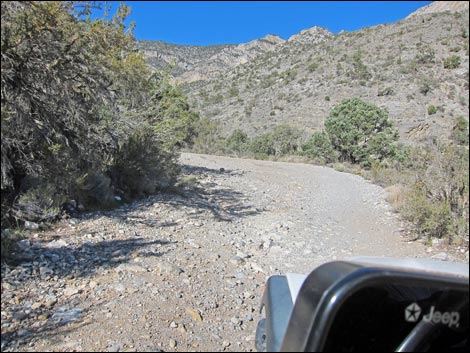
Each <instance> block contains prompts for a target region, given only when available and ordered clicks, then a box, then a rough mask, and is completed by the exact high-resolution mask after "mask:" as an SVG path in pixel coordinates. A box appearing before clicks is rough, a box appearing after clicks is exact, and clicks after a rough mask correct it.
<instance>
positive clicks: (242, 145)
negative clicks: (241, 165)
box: [225, 129, 249, 153]
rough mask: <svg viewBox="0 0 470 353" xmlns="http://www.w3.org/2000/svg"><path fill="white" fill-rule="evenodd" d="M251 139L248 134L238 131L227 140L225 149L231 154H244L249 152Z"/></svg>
mask: <svg viewBox="0 0 470 353" xmlns="http://www.w3.org/2000/svg"><path fill="white" fill-rule="evenodd" d="M248 147H249V138H248V135H247V133H246V132H244V131H243V130H240V129H236V130H235V131H234V132H232V134H231V135H230V136H229V137H227V139H226V140H225V148H226V150H227V151H228V152H229V153H230V152H237V153H242V152H245V151H247V150H248Z"/></svg>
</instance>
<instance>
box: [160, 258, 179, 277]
mask: <svg viewBox="0 0 470 353" xmlns="http://www.w3.org/2000/svg"><path fill="white" fill-rule="evenodd" d="M157 267H158V270H159V272H160V273H161V274H165V275H167V274H174V275H179V274H180V273H182V272H184V271H183V270H182V269H181V268H180V267H178V266H176V265H175V264H172V263H170V262H167V261H161V262H159V263H158V264H157Z"/></svg>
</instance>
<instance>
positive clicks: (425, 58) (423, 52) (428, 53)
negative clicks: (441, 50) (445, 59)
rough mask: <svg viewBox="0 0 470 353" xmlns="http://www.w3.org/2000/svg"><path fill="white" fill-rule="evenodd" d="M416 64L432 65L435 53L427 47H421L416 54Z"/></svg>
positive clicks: (434, 60)
mask: <svg viewBox="0 0 470 353" xmlns="http://www.w3.org/2000/svg"><path fill="white" fill-rule="evenodd" d="M416 62H417V63H418V64H434V63H435V62H436V52H435V50H434V49H433V48H431V47H429V46H422V47H420V48H419V50H418V54H416Z"/></svg>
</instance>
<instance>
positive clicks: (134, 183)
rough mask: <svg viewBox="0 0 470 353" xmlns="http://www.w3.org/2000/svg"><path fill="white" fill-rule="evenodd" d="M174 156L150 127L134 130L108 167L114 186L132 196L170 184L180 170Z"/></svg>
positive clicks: (127, 197) (130, 197)
mask: <svg viewBox="0 0 470 353" xmlns="http://www.w3.org/2000/svg"><path fill="white" fill-rule="evenodd" d="M176 157H177V156H176V154H175V153H174V152H172V151H168V150H166V149H165V148H164V146H163V144H162V143H161V142H160V141H159V140H157V139H156V136H155V133H154V132H153V131H152V130H151V129H150V128H149V127H141V128H138V129H135V130H133V131H132V132H131V134H130V135H129V136H128V138H127V140H126V141H125V142H124V143H122V144H121V145H120V147H119V150H118V152H117V154H116V158H115V160H114V163H113V165H112V166H111V168H110V174H111V176H112V179H113V181H114V185H115V187H116V190H117V191H118V192H119V193H120V194H122V195H124V196H125V198H126V199H133V198H136V197H140V196H142V195H148V194H153V193H155V192H156V191H158V190H164V189H167V188H169V187H171V186H173V185H174V183H175V181H176V177H177V175H178V172H179V169H178V167H177V165H176Z"/></svg>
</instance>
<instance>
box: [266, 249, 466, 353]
mask: <svg viewBox="0 0 470 353" xmlns="http://www.w3.org/2000/svg"><path fill="white" fill-rule="evenodd" d="M291 276H292V275H286V276H274V277H271V278H270V279H269V280H268V283H267V285H266V288H265V292H264V296H263V306H264V308H265V309H266V319H265V321H263V324H262V325H261V326H264V333H263V332H262V330H263V328H262V327H261V328H260V329H259V332H257V339H258V342H259V341H260V337H261V336H262V335H263V334H264V337H265V343H266V346H265V347H263V346H260V345H258V349H260V348H261V349H262V350H263V349H266V350H268V351H295V352H305V351H437V350H438V351H450V352H452V351H461V350H465V351H468V348H469V347H468V345H469V343H468V337H469V325H468V312H469V281H468V265H464V264H452V263H445V262H441V261H436V260H428V259H421V260H416V259H411V260H395V259H373V260H372V259H370V258H362V259H357V260H353V261H335V262H330V263H327V264H324V265H322V266H320V267H318V268H317V269H315V270H314V271H313V272H312V273H310V274H309V275H308V276H306V277H304V278H303V281H301V283H300V284H299V277H298V276H297V277H296V278H295V277H294V279H292V278H291ZM295 287H297V288H295Z"/></svg>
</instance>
